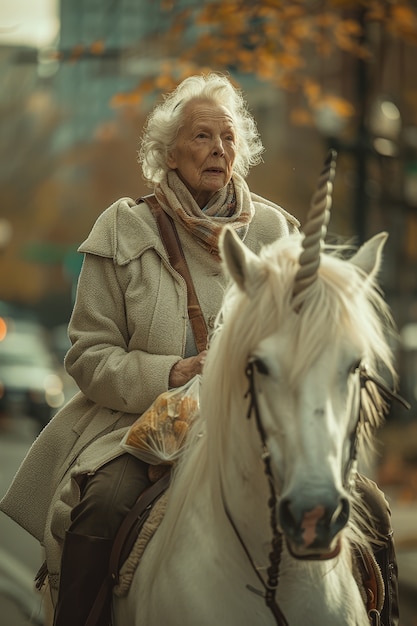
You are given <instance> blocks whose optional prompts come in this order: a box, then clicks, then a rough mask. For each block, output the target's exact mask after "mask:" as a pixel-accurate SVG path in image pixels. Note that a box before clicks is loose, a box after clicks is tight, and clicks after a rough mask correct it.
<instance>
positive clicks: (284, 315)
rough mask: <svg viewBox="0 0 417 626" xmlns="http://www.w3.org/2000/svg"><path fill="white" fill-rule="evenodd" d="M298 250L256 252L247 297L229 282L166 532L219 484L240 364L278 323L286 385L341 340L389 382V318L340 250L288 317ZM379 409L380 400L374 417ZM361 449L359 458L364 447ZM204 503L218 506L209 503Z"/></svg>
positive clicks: (289, 243)
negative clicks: (203, 491)
mask: <svg viewBox="0 0 417 626" xmlns="http://www.w3.org/2000/svg"><path fill="white" fill-rule="evenodd" d="M300 249H301V248H300V238H299V236H297V235H295V236H292V237H289V238H286V239H282V240H279V241H277V242H275V243H274V244H272V245H270V246H268V247H265V248H264V249H263V250H262V251H261V254H260V258H261V260H262V268H263V271H262V280H261V281H260V282H259V285H258V287H257V290H256V293H255V294H254V295H253V297H251V298H249V297H248V296H247V294H246V293H244V292H242V291H241V290H240V289H239V288H238V287H237V286H236V284H234V283H231V284H230V286H229V288H228V289H227V291H226V293H225V297H224V300H223V306H222V308H221V311H220V313H219V316H218V320H217V325H216V329H215V332H214V335H213V337H212V339H211V344H210V348H209V351H208V356H207V360H206V364H205V367H204V372H203V376H202V389H201V414H200V418H199V419H198V420H197V422H196V423H195V424H194V425H193V428H192V430H191V433H190V435H189V438H188V442H187V446H186V448H185V451H184V454H183V456H182V460H181V461H180V463H179V466H178V468H177V469H176V472H175V481H174V485H173V487H172V489H171V492H172V493H171V494H170V503H169V507H168V510H167V514H166V527H167V528H175V525H176V524H179V523H181V515H182V512H183V511H184V510H185V509H186V508H187V506H188V505H189V504H191V506H192V503H190V502H189V501H188V499H189V498H192V494H193V493H194V491H195V490H198V489H200V488H201V485H203V484H206V483H207V482H208V473H210V479H209V482H211V483H212V484H218V483H219V481H220V478H219V477H220V476H221V475H222V472H223V469H222V460H223V459H224V454H223V451H222V449H223V447H224V445H225V442H226V441H227V439H228V437H229V420H228V416H229V415H230V414H231V412H232V406H233V403H234V402H235V401H236V400H235V398H236V396H237V395H238V396H240V398H243V395H244V393H245V391H246V390H247V385H248V383H247V380H246V377H245V368H246V364H247V361H248V358H249V357H250V356H251V353H252V351H253V350H254V349H255V348H256V346H257V345H258V344H259V342H260V341H261V340H262V339H264V338H266V337H268V336H269V335H271V334H273V333H274V332H276V330H277V329H279V328H280V327H282V326H283V325H284V324H285V328H286V333H291V334H292V337H293V352H292V357H293V360H292V371H291V382H292V384H294V385H295V384H296V382H297V380H298V378H299V377H301V376H302V374H303V372H304V371H306V370H307V369H308V368H310V367H311V366H312V365H313V364H314V362H315V360H316V359H317V356H318V355H319V353H320V351H321V350H322V348H323V342H330V343H334V344H336V343H337V342H338V341H340V340H342V339H343V340H345V341H346V338H349V339H348V340H349V341H350V340H352V341H355V342H359V343H360V345H361V346H362V353H363V361H364V362H366V364H367V367H368V371H369V373H370V374H371V375H372V376H374V377H376V378H379V377H380V376H381V372H383V373H385V374H386V373H387V372H388V373H389V374H390V375H391V377H392V379H393V380H395V370H394V365H393V355H392V352H391V349H390V346H389V343H388V342H387V340H386V335H387V333H391V332H394V329H393V324H392V319H391V316H390V312H389V309H388V307H387V305H386V303H385V302H384V300H383V298H382V296H381V294H380V292H379V290H378V288H377V286H376V283H375V281H374V280H373V279H372V278H370V277H368V276H365V275H364V274H363V273H362V271H361V270H360V269H359V268H358V267H356V266H355V265H353V264H350V263H347V262H346V261H344V260H342V259H341V258H340V257H341V254H345V252H346V250H345V249H344V248H343V247H340V248H339V247H337V248H335V247H333V248H332V249H331V250H329V251H328V252H327V253H326V254H323V255H322V258H321V264H320V270H319V276H318V280H317V281H316V282H315V283H314V284H313V286H312V288H311V289H310V291H309V293H308V294H307V296H306V299H305V301H304V303H303V306H302V308H301V310H300V312H299V313H296V312H294V310H293V308H292V304H291V298H292V288H293V281H294V276H295V274H296V271H297V269H298V257H299V254H300ZM376 393H377V394H378V391H377V390H376ZM384 407H385V402H384V400H383V398H381V397H380V398H379V408H380V409H381V411H380V412H381V413H382V412H383V409H384ZM244 419H246V416H245V415H242V420H244ZM377 425H378V424H372V426H377ZM241 443H242V442H239V445H241ZM362 443H363V444H367V443H368V441H365V442H362ZM363 450H364V451H365V452H366V445H365V446H363ZM212 493H215V490H212ZM357 504H358V506H359V507H360V504H359V503H357ZM211 505H212V506H213V507H216V506H219V507H220V506H221V505H220V503H219V502H215V501H213V502H212V503H211ZM160 547H161V551H163V552H164V553H165V551H167V550H170V549H171V548H172V543H171V542H170V536H169V534H167V536H166V541H164V542H163V543H162V544H161V546H160Z"/></svg>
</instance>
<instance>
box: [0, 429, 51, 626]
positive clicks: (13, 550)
mask: <svg viewBox="0 0 417 626" xmlns="http://www.w3.org/2000/svg"><path fill="white" fill-rule="evenodd" d="M35 434H36V433H35V431H34V429H33V424H32V422H30V421H28V420H25V419H21V420H18V421H17V422H15V423H13V424H11V423H8V422H7V421H4V420H2V419H1V418H0V494H1V495H2V494H3V493H4V492H5V491H6V489H7V487H8V485H9V484H10V482H11V480H12V478H13V476H14V473H15V471H16V470H17V468H18V466H19V464H20V462H21V460H22V459H23V457H24V455H25V454H26V451H27V449H28V447H29V446H30V444H31V442H32V441H33V439H34V436H35ZM41 563H42V551H41V548H40V546H39V544H38V542H37V541H36V540H35V539H33V537H31V536H30V535H29V534H28V533H27V532H26V531H24V530H23V529H22V528H20V527H19V526H18V525H17V524H15V523H14V522H12V521H11V520H10V519H9V518H8V517H6V515H4V514H3V513H0V623H1V624H2V626H26V625H29V624H30V626H37V625H38V624H43V623H44V620H43V609H42V602H41V597H40V594H39V593H38V592H36V590H35V589H34V584H33V579H34V576H35V574H36V572H37V570H38V569H39V566H40V564H41Z"/></svg>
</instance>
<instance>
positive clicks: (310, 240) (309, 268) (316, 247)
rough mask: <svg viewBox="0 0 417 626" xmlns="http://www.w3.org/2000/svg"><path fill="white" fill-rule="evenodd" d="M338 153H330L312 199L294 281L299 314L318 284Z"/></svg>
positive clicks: (295, 306) (330, 151) (294, 294)
mask: <svg viewBox="0 0 417 626" xmlns="http://www.w3.org/2000/svg"><path fill="white" fill-rule="evenodd" d="M336 157H337V153H336V151H335V150H329V152H328V155H327V157H326V160H325V162H324V166H323V169H322V171H321V173H320V176H319V180H318V183H317V189H316V191H315V193H314V195H313V197H312V199H311V204H310V209H309V211H308V213H307V218H306V224H305V226H304V228H303V234H304V238H303V241H302V251H301V254H300V258H299V264H300V267H299V269H298V271H297V274H296V276H295V279H294V286H293V300H292V303H293V308H294V310H295V311H296V312H298V311H299V310H300V308H301V305H302V303H303V300H304V297H305V292H306V290H307V289H308V288H309V287H310V286H311V285H312V284H313V283H314V282H315V280H316V279H317V275H318V269H319V266H320V253H321V250H322V248H323V246H324V239H325V237H326V233H327V224H328V223H329V219H330V207H331V205H332V192H333V180H334V176H335V172H336Z"/></svg>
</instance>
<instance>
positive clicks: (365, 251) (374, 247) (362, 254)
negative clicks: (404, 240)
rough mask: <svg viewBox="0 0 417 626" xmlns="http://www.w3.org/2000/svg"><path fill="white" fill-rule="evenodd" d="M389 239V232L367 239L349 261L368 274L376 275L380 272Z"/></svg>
mask: <svg viewBox="0 0 417 626" xmlns="http://www.w3.org/2000/svg"><path fill="white" fill-rule="evenodd" d="M387 239H388V233H385V232H382V233H379V234H378V235H375V236H374V237H372V239H369V240H368V241H366V242H365V243H364V244H363V245H362V246H361V247H360V248H359V250H358V251H357V252H356V254H355V255H354V256H353V257H352V258H351V259H349V263H353V265H356V266H357V267H360V268H361V269H362V270H363V271H364V272H365V274H368V276H374V275H375V274H377V273H378V271H379V268H380V265H381V257H382V250H383V248H384V245H385V242H386V241H387Z"/></svg>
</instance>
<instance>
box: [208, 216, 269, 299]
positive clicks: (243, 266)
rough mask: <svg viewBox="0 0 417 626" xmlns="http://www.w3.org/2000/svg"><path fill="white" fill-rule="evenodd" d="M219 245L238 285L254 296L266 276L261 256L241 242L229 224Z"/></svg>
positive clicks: (222, 234)
mask: <svg viewBox="0 0 417 626" xmlns="http://www.w3.org/2000/svg"><path fill="white" fill-rule="evenodd" d="M219 246H220V253H221V257H222V259H223V262H224V263H225V265H226V268H227V269H228V271H229V274H230V275H231V277H232V278H233V280H234V281H235V282H236V283H237V285H238V287H239V288H240V289H241V290H242V291H245V292H246V293H247V294H248V296H249V297H250V298H252V297H253V296H254V294H255V293H256V291H257V288H258V286H259V284H260V283H262V282H263V279H264V276H265V271H264V269H263V268H262V266H261V262H260V260H259V258H258V257H257V256H256V254H254V253H253V252H252V251H251V250H249V248H247V247H246V246H245V244H244V243H242V242H241V240H240V239H239V237H238V235H237V234H236V233H235V231H234V230H233V229H232V228H230V227H229V226H226V227H225V228H224V229H223V231H222V233H221V236H220V243H219Z"/></svg>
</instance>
